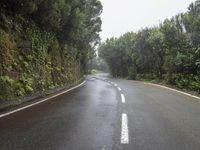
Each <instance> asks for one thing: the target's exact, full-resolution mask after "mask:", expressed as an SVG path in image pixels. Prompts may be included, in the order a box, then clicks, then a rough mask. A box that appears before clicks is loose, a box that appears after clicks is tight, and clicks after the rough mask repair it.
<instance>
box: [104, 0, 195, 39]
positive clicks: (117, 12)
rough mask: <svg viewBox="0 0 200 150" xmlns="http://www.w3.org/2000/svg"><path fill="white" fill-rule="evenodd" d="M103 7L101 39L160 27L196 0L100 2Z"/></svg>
mask: <svg viewBox="0 0 200 150" xmlns="http://www.w3.org/2000/svg"><path fill="white" fill-rule="evenodd" d="M100 1H101V2H102V5H103V14H102V15H101V18H102V32H101V34H100V35H101V38H102V40H103V41H104V40H105V39H107V38H110V37H119V36H120V35H122V34H124V33H126V32H128V31H138V30H139V29H141V28H144V27H151V26H154V25H158V24H159V22H161V21H163V20H164V19H166V18H170V17H172V16H174V15H176V14H178V13H180V12H186V11H187V7H188V6H189V4H190V3H191V2H194V1H195V0H100Z"/></svg>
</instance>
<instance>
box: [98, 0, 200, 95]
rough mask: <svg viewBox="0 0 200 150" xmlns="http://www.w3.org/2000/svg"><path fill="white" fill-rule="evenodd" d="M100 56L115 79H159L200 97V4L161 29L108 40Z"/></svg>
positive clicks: (172, 19) (191, 6)
mask: <svg viewBox="0 0 200 150" xmlns="http://www.w3.org/2000/svg"><path fill="white" fill-rule="evenodd" d="M99 54H100V56H101V57H102V58H104V59H105V60H106V62H107V63H108V65H109V67H110V71H111V74H112V75H113V76H115V77H129V78H130V79H154V80H155V79H159V80H164V81H167V82H168V83H170V84H174V85H176V86H178V87H179V88H187V89H190V90H194V91H198V92H199V93H200V1H199V0H197V1H196V2H194V3H192V4H191V5H190V6H189V7H188V11H187V12H186V13H182V14H178V15H176V16H174V17H172V18H171V19H166V20H165V21H164V22H163V23H161V24H160V25H159V26H157V27H152V28H145V29H142V30H140V31H138V32H137V33H134V32H129V33H126V34H124V35H123V36H121V37H119V38H111V39H107V40H106V41H105V42H104V43H102V44H101V45H100V47H99Z"/></svg>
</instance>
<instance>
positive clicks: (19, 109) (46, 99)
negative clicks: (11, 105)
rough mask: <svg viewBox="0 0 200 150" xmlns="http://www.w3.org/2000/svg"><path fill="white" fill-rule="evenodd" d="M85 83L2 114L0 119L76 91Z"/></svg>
mask: <svg viewBox="0 0 200 150" xmlns="http://www.w3.org/2000/svg"><path fill="white" fill-rule="evenodd" d="M85 82H86V81H83V82H82V83H80V84H79V85H77V86H75V87H73V88H70V89H68V90H66V91H63V92H61V93H58V94H56V95H53V96H51V97H48V98H45V99H43V100H41V101H38V102H36V103H33V104H30V105H27V106H24V107H21V108H18V109H15V110H13V111H10V112H7V113H4V114H1V115H0V118H3V117H5V116H8V115H11V114H13V113H15V112H18V111H21V110H24V109H27V108H29V107H32V106H35V105H38V104H40V103H43V102H45V101H48V100H50V99H52V98H55V97H57V96H59V95H62V94H65V93H67V92H69V91H72V90H74V89H76V88H78V87H80V86H82V85H83V84H85Z"/></svg>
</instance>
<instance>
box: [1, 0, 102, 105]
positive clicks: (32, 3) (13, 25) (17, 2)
mask: <svg viewBox="0 0 200 150" xmlns="http://www.w3.org/2000/svg"><path fill="white" fill-rule="evenodd" d="M101 12H102V5H101V3H100V2H99V1H98V0H29V1H27V0H1V1H0V102H1V101H6V100H10V99H13V98H18V97H22V96H26V95H30V94H33V93H35V92H38V91H39V92H41V91H45V90H48V89H55V88H57V87H60V86H63V85H69V84H71V83H74V82H75V81H77V80H79V79H80V78H81V77H82V76H83V74H84V73H85V71H86V64H87V62H88V60H90V59H92V58H93V56H94V53H95V52H94V47H95V46H96V45H97V44H98V42H99V41H100V38H99V32H100V31H101V19H100V17H99V15H100V14H101Z"/></svg>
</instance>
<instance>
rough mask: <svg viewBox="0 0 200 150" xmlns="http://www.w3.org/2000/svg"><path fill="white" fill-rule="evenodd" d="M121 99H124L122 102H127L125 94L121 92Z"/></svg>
mask: <svg viewBox="0 0 200 150" xmlns="http://www.w3.org/2000/svg"><path fill="white" fill-rule="evenodd" d="M121 100H122V103H125V102H126V100H125V97H124V94H121Z"/></svg>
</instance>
